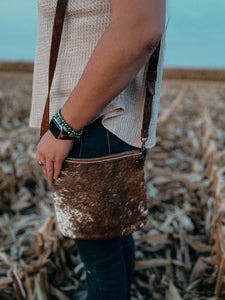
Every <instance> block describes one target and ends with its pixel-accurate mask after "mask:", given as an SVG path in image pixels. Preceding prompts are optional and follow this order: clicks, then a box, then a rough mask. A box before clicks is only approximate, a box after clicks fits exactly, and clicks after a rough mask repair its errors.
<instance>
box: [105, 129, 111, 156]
mask: <svg viewBox="0 0 225 300" xmlns="http://www.w3.org/2000/svg"><path fill="white" fill-rule="evenodd" d="M105 131H106V136H107V143H108V150H109V155H111V148H110V141H109V133H108V130H107V129H106V128H105Z"/></svg>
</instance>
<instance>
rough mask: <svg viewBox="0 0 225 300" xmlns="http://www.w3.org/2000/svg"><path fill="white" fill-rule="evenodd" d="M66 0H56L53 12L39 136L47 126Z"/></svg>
mask: <svg viewBox="0 0 225 300" xmlns="http://www.w3.org/2000/svg"><path fill="white" fill-rule="evenodd" d="M67 4H68V0H58V1H57V6H56V12H55V19H54V25H53V31H52V42H51V51H50V58H49V73H48V96H47V100H46V103H45V109H44V114H43V117H42V122H41V131H40V138H41V137H42V136H43V135H44V134H45V132H46V131H47V130H48V127H49V97H50V90H51V86H52V81H53V76H54V72H55V67H56V62H57V57H58V53H59V46H60V41H61V36H62V30H63V23H64V18H65V14H66V7H67Z"/></svg>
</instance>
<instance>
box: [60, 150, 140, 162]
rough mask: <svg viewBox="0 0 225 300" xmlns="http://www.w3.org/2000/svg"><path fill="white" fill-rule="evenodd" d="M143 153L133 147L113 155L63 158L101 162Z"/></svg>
mask: <svg viewBox="0 0 225 300" xmlns="http://www.w3.org/2000/svg"><path fill="white" fill-rule="evenodd" d="M140 154H141V155H143V153H142V152H141V151H140V150H138V149H134V150H131V151H124V152H120V153H117V154H113V155H107V156H102V157H92V158H73V157H67V158H66V159H65V161H66V162H71V163H95V162H103V161H109V160H115V159H118V158H125V157H129V156H138V155H140Z"/></svg>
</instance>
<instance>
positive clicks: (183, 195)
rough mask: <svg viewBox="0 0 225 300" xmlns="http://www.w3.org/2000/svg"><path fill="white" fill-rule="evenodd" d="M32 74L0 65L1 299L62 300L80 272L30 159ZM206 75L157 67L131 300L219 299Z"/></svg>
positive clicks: (220, 77) (216, 124)
mask: <svg viewBox="0 0 225 300" xmlns="http://www.w3.org/2000/svg"><path fill="white" fill-rule="evenodd" d="M22 66H23V65H22ZM24 70H26V72H24ZM31 71H32V66H30V65H29V66H26V65H25V67H21V65H19V67H18V65H17V67H16V72H15V66H14V67H13V66H12V65H11V64H8V66H7V64H0V111H1V127H0V200H1V201H0V299H1V300H9V299H10V300H13V299H17V300H20V299H32V300H45V299H46V300H49V299H53V300H54V299H60V300H69V299H70V296H71V294H72V292H73V291H74V290H76V289H85V287H86V286H85V270H84V266H83V263H82V262H81V260H80V258H79V256H78V254H77V250H76V245H75V243H74V241H73V240H70V239H67V238H64V237H63V236H62V235H61V233H60V232H59V231H58V230H57V224H56V222H55V217H54V208H53V203H52V199H51V189H50V185H49V184H48V183H47V182H46V181H45V180H44V176H43V174H42V173H41V171H40V170H39V168H38V167H37V166H36V163H35V151H36V144H37V142H38V140H39V132H38V130H36V129H31V128H29V127H28V117H29V110H30V99H31V87H32V73H31ZM179 72H180V73H179ZM214 72H215V73H214V74H216V75H215V78H216V79H215V78H214V80H213V79H212V72H209V71H208V76H207V70H206V71H204V72H203V71H201V72H196V71H192V70H186V71H185V70H182V71H179V70H177V71H176V72H175V71H174V70H170V69H167V70H165V76H164V79H163V84H162V93H161V104H160V112H159V121H158V129H157V145H156V146H155V147H154V148H153V149H151V150H150V151H149V152H148V157H147V160H146V164H145V171H146V188H147V193H148V207H149V212H150V222H149V224H147V225H146V226H145V228H144V230H143V231H141V232H136V233H135V234H134V238H135V244H136V273H135V280H134V283H133V285H132V300H137V299H143V300H151V299H154V300H164V299H166V300H180V299H184V300H195V299H196V300H204V299H205V300H216V299H224V298H225V285H224V274H225V252H224V251H225V250H224V249H225V248H224V247H225V245H224V241H225V239H224V235H225V227H224V221H225V218H224V213H225V202H224V201H225V180H224V178H225V150H224V149H225V133H224V130H225V118H224V114H225V71H221V72H220V71H216V70H214ZM182 74H183V75H182ZM202 74H204V76H203V75H202ZM193 78H194V79H193ZM207 78H208V79H207ZM201 79H203V80H201Z"/></svg>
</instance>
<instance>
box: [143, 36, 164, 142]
mask: <svg viewBox="0 0 225 300" xmlns="http://www.w3.org/2000/svg"><path fill="white" fill-rule="evenodd" d="M160 45H161V41H160V42H159V44H158V46H157V48H156V49H155V51H154V52H153V54H152V55H151V57H150V59H149V63H148V69H147V73H146V81H147V86H146V94H145V106H144V115H143V124H142V130H141V137H142V139H145V140H147V138H148V129H149V124H150V121H151V114H152V102H153V96H154V95H155V83H156V79H157V66H158V61H159V51H160Z"/></svg>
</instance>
